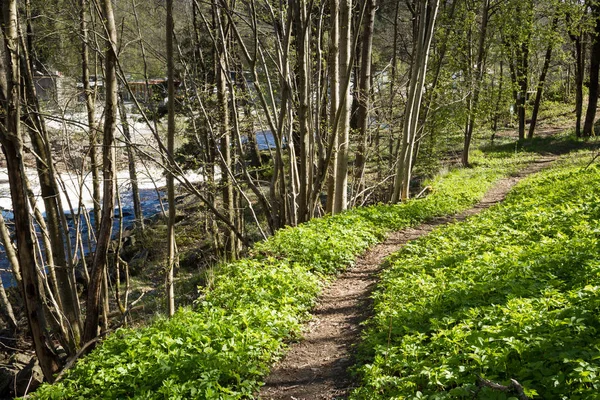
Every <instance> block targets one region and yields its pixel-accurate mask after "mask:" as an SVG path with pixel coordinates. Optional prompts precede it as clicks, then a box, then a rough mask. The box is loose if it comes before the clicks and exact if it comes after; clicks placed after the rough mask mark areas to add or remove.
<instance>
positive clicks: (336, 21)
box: [325, 0, 340, 214]
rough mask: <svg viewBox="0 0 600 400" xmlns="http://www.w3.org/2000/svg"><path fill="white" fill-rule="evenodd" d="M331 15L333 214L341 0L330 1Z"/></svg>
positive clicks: (331, 206)
mask: <svg viewBox="0 0 600 400" xmlns="http://www.w3.org/2000/svg"><path fill="white" fill-rule="evenodd" d="M329 8H330V10H329V15H330V22H329V25H330V34H329V93H330V94H329V97H330V100H329V103H330V110H329V122H330V132H329V134H330V135H333V143H332V145H333V154H332V157H331V164H330V167H329V168H328V169H329V170H328V172H327V173H328V175H329V177H328V180H327V204H326V208H325V211H327V212H328V213H332V214H333V209H334V202H335V198H336V184H335V179H336V176H337V157H338V156H337V147H338V135H337V131H334V129H335V125H336V122H335V119H336V118H335V116H336V114H337V112H338V108H339V107H340V67H339V65H340V47H339V46H340V43H339V42H340V16H339V14H340V0H330V5H329Z"/></svg>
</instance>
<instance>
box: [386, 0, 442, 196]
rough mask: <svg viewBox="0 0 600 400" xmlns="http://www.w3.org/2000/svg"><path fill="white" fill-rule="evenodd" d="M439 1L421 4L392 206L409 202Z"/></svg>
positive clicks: (423, 0) (434, 0)
mask: <svg viewBox="0 0 600 400" xmlns="http://www.w3.org/2000/svg"><path fill="white" fill-rule="evenodd" d="M439 3H440V2H439V0H419V1H418V2H417V5H418V9H417V10H418V11H417V13H416V14H415V18H416V19H417V22H416V23H417V29H416V34H417V35H416V37H415V38H414V43H413V54H412V60H411V67H410V82H409V88H408V97H407V101H406V109H405V112H404V123H403V132H402V142H401V144H400V146H401V147H400V152H399V153H398V158H397V161H396V162H397V167H396V176H395V179H394V186H393V192H392V202H394V203H396V202H398V201H400V200H402V201H404V200H406V199H408V198H409V194H410V178H411V170H412V167H413V151H414V147H415V142H416V138H417V130H418V126H417V122H418V120H419V112H420V110H421V100H422V98H423V89H424V86H425V75H426V73H427V63H428V61H429V49H430V47H431V41H432V39H433V34H434V28H435V21H436V18H437V12H438V8H439Z"/></svg>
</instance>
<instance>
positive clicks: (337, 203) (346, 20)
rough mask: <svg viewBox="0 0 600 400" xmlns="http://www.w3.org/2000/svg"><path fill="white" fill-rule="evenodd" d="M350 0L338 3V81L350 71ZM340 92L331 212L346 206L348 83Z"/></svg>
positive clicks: (341, 209) (348, 118)
mask: <svg viewBox="0 0 600 400" xmlns="http://www.w3.org/2000/svg"><path fill="white" fill-rule="evenodd" d="M351 58H352V0H341V3H340V63H339V69H340V81H341V82H346V81H347V80H348V79H349V77H348V75H349V74H351V73H352V64H351ZM343 89H344V91H341V92H340V107H341V117H340V123H339V127H338V132H337V135H338V151H337V169H336V175H335V200H334V204H333V213H334V214H337V213H339V212H342V211H344V210H345V209H346V208H347V207H348V157H349V149H350V112H351V111H352V94H351V92H350V85H348V86H347V87H345V88H343Z"/></svg>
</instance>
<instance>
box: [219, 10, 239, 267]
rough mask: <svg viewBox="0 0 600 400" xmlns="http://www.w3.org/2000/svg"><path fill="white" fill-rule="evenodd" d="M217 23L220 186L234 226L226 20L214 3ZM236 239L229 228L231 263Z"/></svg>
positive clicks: (227, 229) (227, 240)
mask: <svg viewBox="0 0 600 400" xmlns="http://www.w3.org/2000/svg"><path fill="white" fill-rule="evenodd" d="M213 12H214V17H215V21H216V22H217V23H218V24H219V27H218V28H217V30H218V32H217V41H218V44H217V48H216V53H217V54H216V62H217V66H216V71H215V72H216V78H217V103H218V108H219V121H218V124H219V129H218V132H219V140H220V149H221V155H222V157H221V172H222V173H221V185H222V187H223V206H224V208H225V215H226V217H227V219H228V221H229V224H230V225H231V226H235V221H236V220H235V204H234V196H233V183H232V181H231V177H230V176H229V174H228V173H227V171H232V170H233V169H232V166H233V163H232V155H231V128H230V121H229V112H230V111H229V103H228V96H227V74H228V67H227V60H226V57H227V54H226V52H227V36H226V35H227V34H226V32H229V30H228V29H226V25H227V24H228V23H227V18H226V17H224V16H222V15H221V11H220V10H219V6H218V5H217V4H216V3H214V4H213ZM236 243H237V239H236V236H235V233H234V232H233V231H232V229H230V228H226V231H225V256H226V258H227V259H229V260H232V259H235V257H236V249H237V245H236Z"/></svg>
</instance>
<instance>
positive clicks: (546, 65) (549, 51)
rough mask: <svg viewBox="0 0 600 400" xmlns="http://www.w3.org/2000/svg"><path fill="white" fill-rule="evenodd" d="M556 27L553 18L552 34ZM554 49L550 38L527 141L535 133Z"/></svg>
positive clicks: (555, 18)
mask: <svg viewBox="0 0 600 400" xmlns="http://www.w3.org/2000/svg"><path fill="white" fill-rule="evenodd" d="M557 26H558V17H554V19H553V20H552V29H551V31H552V32H554V31H555V30H556V27H557ZM553 48H554V41H553V38H550V41H549V42H548V47H547V48H546V54H545V55H544V65H543V66H542V72H541V73H540V79H539V80H538V84H537V90H536V93H535V102H534V103H533V111H532V112H531V123H530V124H529V132H528V133H527V139H528V140H531V139H533V133H534V132H535V126H536V124H537V118H538V112H539V110H540V104H541V102H542V94H543V92H544V84H545V83H546V75H547V74H548V69H549V68H550V60H551V59H552V49H553Z"/></svg>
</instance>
